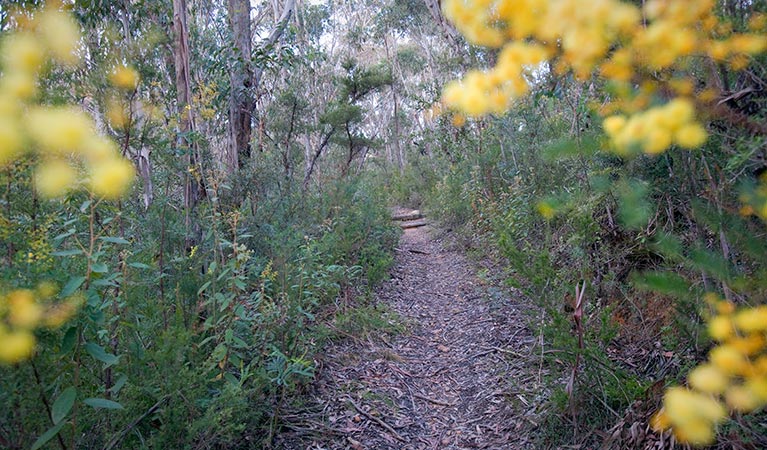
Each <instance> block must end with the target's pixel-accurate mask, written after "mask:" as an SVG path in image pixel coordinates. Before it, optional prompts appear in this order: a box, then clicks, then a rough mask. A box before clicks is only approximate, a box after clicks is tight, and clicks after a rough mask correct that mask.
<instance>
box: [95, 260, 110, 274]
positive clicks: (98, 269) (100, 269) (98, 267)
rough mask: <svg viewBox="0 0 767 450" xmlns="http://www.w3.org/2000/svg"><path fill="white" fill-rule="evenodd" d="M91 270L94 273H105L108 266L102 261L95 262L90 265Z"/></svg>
mask: <svg viewBox="0 0 767 450" xmlns="http://www.w3.org/2000/svg"><path fill="white" fill-rule="evenodd" d="M91 270H92V271H93V272H95V273H107V272H108V271H109V267H107V265H106V264H104V263H103V262H95V263H93V265H92V266H91Z"/></svg>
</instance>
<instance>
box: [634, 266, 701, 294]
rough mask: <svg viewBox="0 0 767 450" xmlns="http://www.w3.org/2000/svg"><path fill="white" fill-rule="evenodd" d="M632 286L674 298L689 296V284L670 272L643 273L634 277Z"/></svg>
mask: <svg viewBox="0 0 767 450" xmlns="http://www.w3.org/2000/svg"><path fill="white" fill-rule="evenodd" d="M634 284H635V285H636V286H637V287H638V288H640V289H644V290H648V291H654V292H659V293H661V294H666V295H672V296H675V297H685V296H687V295H689V294H690V283H688V282H687V280H685V279H684V278H682V277H681V276H679V275H677V274H675V273H671V272H645V273H642V274H638V275H635V276H634Z"/></svg>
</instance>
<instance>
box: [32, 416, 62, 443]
mask: <svg viewBox="0 0 767 450" xmlns="http://www.w3.org/2000/svg"><path fill="white" fill-rule="evenodd" d="M64 424H66V422H59V423H57V424H56V425H54V426H52V427H51V428H49V429H48V431H46V432H45V433H43V434H42V436H40V437H39V438H37V440H36V441H35V443H34V444H32V448H31V450H38V449H40V448H43V445H45V444H47V443H48V441H50V440H51V439H53V437H54V436H56V435H57V434H59V431H61V428H63V427H64Z"/></svg>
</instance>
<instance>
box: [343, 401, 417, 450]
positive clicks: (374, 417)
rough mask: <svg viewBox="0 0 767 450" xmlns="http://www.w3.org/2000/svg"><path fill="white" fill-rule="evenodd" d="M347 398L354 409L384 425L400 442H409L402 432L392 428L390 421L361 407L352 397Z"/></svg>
mask: <svg viewBox="0 0 767 450" xmlns="http://www.w3.org/2000/svg"><path fill="white" fill-rule="evenodd" d="M346 399H347V400H348V401H349V403H351V404H352V406H354V409H356V410H357V411H358V412H359V413H360V414H362V415H363V416H365V417H367V418H368V419H370V420H372V421H373V422H375V423H377V424H378V425H380V426H381V427H383V428H384V429H385V430H386V431H388V432H389V433H391V434H392V436H394V439H396V440H398V441H400V442H407V439H405V438H403V437H402V436H400V434H399V433H397V430H395V429H394V428H392V427H391V425H389V424H388V423H386V422H384V421H383V420H381V419H379V418H378V417H376V416H374V415H372V414H370V413H368V412H367V411H365V410H364V409H362V408H360V406H359V405H358V404H356V403H354V400H352V398H351V397H348V396H347V397H346Z"/></svg>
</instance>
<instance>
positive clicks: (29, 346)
mask: <svg viewBox="0 0 767 450" xmlns="http://www.w3.org/2000/svg"><path fill="white" fill-rule="evenodd" d="M34 349H35V337H34V336H33V335H32V333H30V332H29V331H11V332H5V331H2V330H0V363H5V364H16V363H18V362H21V361H23V360H25V359H27V358H29V357H30V356H32V352H33V351H34Z"/></svg>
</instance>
